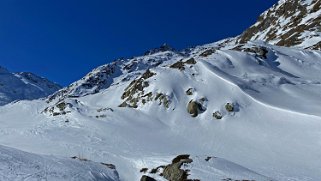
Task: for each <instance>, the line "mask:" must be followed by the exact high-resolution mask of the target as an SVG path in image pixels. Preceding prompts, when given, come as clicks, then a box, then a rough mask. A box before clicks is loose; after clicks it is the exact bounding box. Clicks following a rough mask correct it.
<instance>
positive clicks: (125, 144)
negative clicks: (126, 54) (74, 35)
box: [0, 42, 321, 181]
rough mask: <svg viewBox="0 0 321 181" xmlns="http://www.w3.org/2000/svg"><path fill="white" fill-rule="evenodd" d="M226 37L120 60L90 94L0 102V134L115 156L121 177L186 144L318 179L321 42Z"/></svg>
mask: <svg viewBox="0 0 321 181" xmlns="http://www.w3.org/2000/svg"><path fill="white" fill-rule="evenodd" d="M221 44H222V43H221V42H218V43H213V44H208V45H204V46H199V47H196V48H192V49H188V50H184V51H183V52H173V51H164V52H156V53H153V54H148V55H144V56H141V57H136V58H133V59H128V60H126V61H125V60H122V61H120V62H118V67H119V74H117V75H116V74H115V75H113V76H111V78H110V79H109V80H110V82H109V83H108V84H109V86H107V88H101V89H100V90H99V91H96V92H94V93H90V94H86V95H85V96H61V94H55V95H56V96H54V98H53V99H52V98H48V99H47V100H45V101H44V100H37V101H20V102H17V103H14V104H8V105H6V106H4V107H2V108H0V114H1V117H0V122H1V125H2V126H1V127H0V143H1V144H4V145H8V146H11V147H15V148H20V149H23V150H28V151H32V152H36V153H42V154H55V155H63V156H67V157H70V156H73V155H77V154H79V152H80V153H81V154H82V155H84V156H85V157H88V158H89V159H90V160H94V161H99V162H100V161H102V162H107V163H113V164H115V165H116V167H117V170H118V172H119V174H120V178H121V179H122V180H125V181H126V180H128V181H129V180H139V179H140V178H141V176H142V174H141V173H140V172H139V171H140V170H141V169H142V168H144V167H148V168H151V167H150V166H159V165H162V164H163V163H165V162H164V158H167V162H168V160H170V159H171V158H173V157H174V156H175V155H178V154H182V153H188V154H191V155H215V156H217V157H219V158H224V159H226V160H229V161H230V162H232V163H235V164H239V165H242V166H243V167H244V168H247V169H250V170H251V171H252V172H254V173H257V174H259V175H264V177H266V178H271V179H276V180H281V181H282V180H311V181H312V180H318V178H320V177H321V175H320V173H321V172H320V168H321V160H320V158H321V153H320V151H319V148H320V146H321V139H320V138H321V132H320V130H321V115H320V112H321V107H320V104H319V103H320V101H319V100H321V94H320V90H321V74H320V72H321V71H320V70H321V61H320V59H321V52H319V51H310V50H302V49H293V48H286V47H278V46H272V45H268V44H261V43H255V42H250V43H247V44H244V45H234V46H221ZM148 60H163V61H161V62H158V63H157V65H155V64H154V61H148ZM148 62H152V63H148ZM132 63H134V64H135V68H133V69H131V71H127V70H125V69H122V67H124V66H125V65H131V64H132ZM103 67H104V66H103ZM105 67H108V65H106V66H105ZM137 67H139V68H137ZM140 67H141V68H140ZM99 69H100V68H98V69H96V70H94V72H96V73H98V72H99V71H97V70H99ZM89 77H90V76H89ZM83 80H84V79H83ZM80 81H82V80H80ZM92 85H96V84H92ZM79 90H81V91H80V92H83V91H86V90H87V89H83V88H80V89H79ZM66 95H68V94H66ZM228 103H229V104H228ZM231 107H232V108H231ZM188 111H189V112H188ZM195 113H196V114H195ZM220 116H221V118H220ZM30 140H32V142H30ZM27 143H28V144H27ZM306 153H309V154H306ZM154 163H155V164H154ZM289 165H290V166H289ZM214 168H215V167H214ZM233 168H234V167H233ZM231 172H233V169H231ZM202 173H203V172H202ZM222 175H226V174H225V172H224V174H222ZM227 175H228V174H227ZM203 176H204V177H205V178H206V173H205V172H204V173H203ZM204 177H202V178H204ZM213 178H215V177H213ZM213 180H216V179H213Z"/></svg>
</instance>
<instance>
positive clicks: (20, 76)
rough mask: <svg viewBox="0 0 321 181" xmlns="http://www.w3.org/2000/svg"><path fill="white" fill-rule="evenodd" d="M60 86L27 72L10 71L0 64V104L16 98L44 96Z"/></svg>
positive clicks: (29, 98) (28, 98)
mask: <svg viewBox="0 0 321 181" xmlns="http://www.w3.org/2000/svg"><path fill="white" fill-rule="evenodd" d="M60 88H61V87H60V86H59V85H58V84H55V83H53V82H50V81H49V80H47V79H45V78H42V77H39V76H37V75H35V74H32V73H29V72H21V73H11V72H9V71H8V70H6V69H5V68H3V67H1V66H0V106H1V105H4V104H7V103H10V102H12V101H17V100H25V99H26V100H32V99H38V98H42V97H46V96H48V95H50V94H52V93H54V92H56V91H57V90H59V89H60Z"/></svg>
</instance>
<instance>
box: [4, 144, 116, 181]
mask: <svg viewBox="0 0 321 181" xmlns="http://www.w3.org/2000/svg"><path fill="white" fill-rule="evenodd" d="M0 180H2V181H12V180H66V181H72V180H74V181H79V180H93V181H94V180H95V181H119V177H118V173H117V171H116V170H115V169H113V168H108V167H107V166H106V165H103V164H100V163H95V162H92V161H89V160H85V159H82V160H79V159H72V158H60V157H54V156H44V155H36V154H31V153H27V152H23V151H20V150H16V149H12V148H8V147H4V146H0Z"/></svg>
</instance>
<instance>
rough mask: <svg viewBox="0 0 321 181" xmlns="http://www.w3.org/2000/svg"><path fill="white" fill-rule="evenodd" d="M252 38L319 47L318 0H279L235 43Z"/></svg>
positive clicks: (320, 16) (320, 11) (320, 17)
mask: <svg viewBox="0 0 321 181" xmlns="http://www.w3.org/2000/svg"><path fill="white" fill-rule="evenodd" d="M253 40H263V41H266V42H268V43H271V44H275V45H279V46H288V47H297V48H305V49H315V50H320V49H321V1H319V0H303V1H299V0H280V1H279V2H278V3H277V4H275V5H274V6H273V7H271V8H270V9H268V10H267V11H265V12H264V13H262V14H261V15H260V16H259V18H258V20H257V22H256V23H255V24H254V25H253V26H251V27H250V28H249V29H247V30H246V31H244V32H243V33H242V34H241V35H240V36H239V37H238V38H237V41H238V42H239V43H245V42H247V41H253Z"/></svg>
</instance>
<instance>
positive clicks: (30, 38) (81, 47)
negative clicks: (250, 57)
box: [0, 0, 277, 85]
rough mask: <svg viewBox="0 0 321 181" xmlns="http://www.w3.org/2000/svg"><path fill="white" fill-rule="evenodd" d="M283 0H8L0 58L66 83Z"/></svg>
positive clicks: (246, 22)
mask: <svg viewBox="0 0 321 181" xmlns="http://www.w3.org/2000/svg"><path fill="white" fill-rule="evenodd" d="M276 2H277V0H267V1H265V0H264V1H262V0H245V1H239V0H232V1H218V0H43V1H42V0H28V1H27V0H3V1H0V65H1V66H4V67H6V68H8V69H9V70H10V71H14V72H17V71H28V72H33V73H36V74H38V75H41V76H44V77H46V78H48V79H50V80H53V81H55V82H58V83H60V84H61V85H68V84H69V83H71V82H73V81H75V80H78V79H80V78H81V77H82V76H84V75H85V74H86V73H88V72H89V71H90V70H91V69H93V68H95V67H97V66H99V65H102V64H105V63H108V62H110V61H111V60H114V59H116V58H119V57H132V56H135V55H140V54H143V53H144V52H145V51H146V50H148V49H151V48H154V47H158V46H160V45H161V44H163V43H168V44H170V45H171V46H172V47H174V48H176V49H183V48H186V47H189V46H194V45H200V44H204V43H210V42H214V41H217V40H220V39H223V38H226V37H231V36H236V35H238V34H240V33H241V32H242V31H243V30H245V29H246V28H247V27H248V26H250V25H251V24H253V23H254V22H255V20H256V19H257V17H258V15H259V14H260V13H262V12H263V11H264V10H265V9H267V8H269V7H270V6H272V5H273V4H274V3H276Z"/></svg>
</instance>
